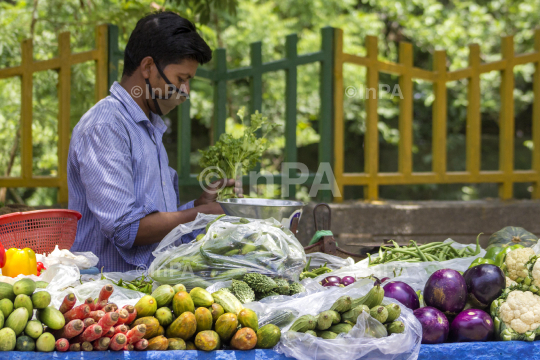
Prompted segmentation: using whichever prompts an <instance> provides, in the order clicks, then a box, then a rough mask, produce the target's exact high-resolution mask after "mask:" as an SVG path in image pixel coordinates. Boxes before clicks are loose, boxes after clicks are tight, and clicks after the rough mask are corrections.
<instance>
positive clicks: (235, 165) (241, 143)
mask: <svg viewBox="0 0 540 360" xmlns="http://www.w3.org/2000/svg"><path fill="white" fill-rule="evenodd" d="M244 113H245V107H242V108H240V110H238V114H237V115H238V118H239V119H240V121H241V122H242V125H244V133H243V135H242V136H240V137H238V138H235V137H233V136H232V135H231V134H221V136H220V137H219V140H218V141H217V142H216V143H215V144H214V145H213V146H210V147H209V148H208V149H206V150H199V152H200V153H201V155H202V156H201V159H200V161H199V164H200V166H201V167H202V168H203V169H206V168H209V167H217V168H219V169H220V170H221V171H219V172H218V173H219V174H220V175H221V176H222V177H223V175H224V178H226V179H237V178H238V177H240V176H242V175H247V174H248V173H249V171H251V170H252V169H253V168H255V166H256V165H257V163H258V162H259V161H260V159H261V156H262V154H263V152H264V151H265V150H266V149H267V148H268V141H267V139H266V135H267V134H268V133H269V132H270V131H271V130H272V129H273V128H275V127H276V126H277V125H276V124H270V122H269V121H268V118H267V117H265V116H262V114H260V113H259V112H258V111H256V112H255V114H251V121H250V123H249V126H247V125H246V124H245V122H244ZM263 125H266V132H265V133H264V134H263V136H261V137H259V138H258V137H257V134H256V131H257V130H258V129H260V128H262V126H263ZM204 172H205V171H204V170H203V171H202V172H201V174H203V173H204ZM234 197H236V194H235V193H234V189H233V188H232V187H226V188H223V189H221V190H220V191H219V192H218V200H224V199H229V198H234Z"/></svg>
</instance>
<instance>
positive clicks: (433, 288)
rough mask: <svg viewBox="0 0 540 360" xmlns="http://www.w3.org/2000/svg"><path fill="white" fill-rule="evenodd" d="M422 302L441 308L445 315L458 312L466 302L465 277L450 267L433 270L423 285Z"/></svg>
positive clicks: (452, 314) (453, 314)
mask: <svg viewBox="0 0 540 360" xmlns="http://www.w3.org/2000/svg"><path fill="white" fill-rule="evenodd" d="M424 302H425V303H426V305H427V306H432V307H434V308H437V309H439V310H441V311H442V312H443V313H444V314H445V315H446V316H447V317H448V316H455V315H457V314H459V313H460V312H461V310H463V308H464V307H465V303H466V302H467V284H466V283H465V279H464V278H463V276H461V274H460V273H458V272H457V271H455V270H452V269H441V270H437V271H435V272H434V273H433V274H431V276H430V277H429V279H428V281H427V282H426V286H425V287H424Z"/></svg>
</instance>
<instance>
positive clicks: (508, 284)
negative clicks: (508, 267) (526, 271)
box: [506, 276, 517, 287]
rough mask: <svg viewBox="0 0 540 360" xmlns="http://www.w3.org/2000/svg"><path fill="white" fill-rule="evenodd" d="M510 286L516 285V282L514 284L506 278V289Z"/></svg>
mask: <svg viewBox="0 0 540 360" xmlns="http://www.w3.org/2000/svg"><path fill="white" fill-rule="evenodd" d="M512 285H517V282H515V281H514V280H512V279H510V278H509V277H508V276H507V277H506V287H510V286H512Z"/></svg>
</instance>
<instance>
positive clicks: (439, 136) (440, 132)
mask: <svg viewBox="0 0 540 360" xmlns="http://www.w3.org/2000/svg"><path fill="white" fill-rule="evenodd" d="M433 70H434V71H435V72H436V74H435V81H434V82H433V94H434V96H435V101H434V102H433V110H432V113H433V139H432V153H433V160H432V168H433V172H435V175H436V177H437V179H439V181H441V179H444V178H445V175H446V117H447V109H446V107H447V100H446V97H447V94H446V81H447V79H446V51H444V50H439V51H435V54H434V55H433Z"/></svg>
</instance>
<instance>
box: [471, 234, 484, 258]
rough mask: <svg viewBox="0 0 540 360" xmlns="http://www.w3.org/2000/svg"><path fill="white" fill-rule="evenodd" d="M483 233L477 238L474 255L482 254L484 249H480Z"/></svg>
mask: <svg viewBox="0 0 540 360" xmlns="http://www.w3.org/2000/svg"><path fill="white" fill-rule="evenodd" d="M482 234H483V233H480V234H478V236H477V237H476V250H475V251H474V253H473V255H478V254H480V250H482V248H481V247H480V235H482Z"/></svg>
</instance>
